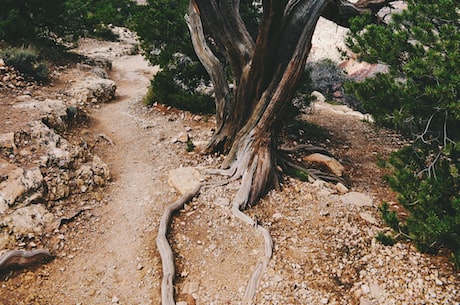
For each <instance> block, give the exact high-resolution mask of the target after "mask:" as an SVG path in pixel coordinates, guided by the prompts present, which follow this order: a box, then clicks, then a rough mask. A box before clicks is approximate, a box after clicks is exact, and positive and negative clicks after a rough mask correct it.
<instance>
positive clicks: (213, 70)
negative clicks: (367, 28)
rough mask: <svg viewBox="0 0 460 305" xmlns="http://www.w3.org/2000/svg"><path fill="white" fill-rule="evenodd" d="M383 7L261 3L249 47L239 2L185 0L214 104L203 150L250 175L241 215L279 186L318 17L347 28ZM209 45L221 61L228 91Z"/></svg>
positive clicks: (320, 1)
mask: <svg viewBox="0 0 460 305" xmlns="http://www.w3.org/2000/svg"><path fill="white" fill-rule="evenodd" d="M388 2H390V1H384V0H360V1H358V2H357V3H355V4H352V3H349V2H348V1H344V0H289V1H288V0H266V1H263V2H262V3H263V15H262V20H261V23H260V26H259V31H258V35H257V39H256V41H255V42H253V40H252V38H251V36H250V34H249V32H248V30H247V29H246V27H245V25H244V23H243V21H242V19H241V16H240V14H239V5H240V1H239V0H233V1H232V0H190V6H189V17H188V20H187V21H188V25H189V29H190V32H191V35H192V40H193V44H194V48H195V50H196V52H197V55H198V57H199V58H200V60H201V62H202V63H203V64H204V66H205V68H206V69H207V71H208V73H209V74H210V76H211V80H212V82H213V85H214V89H215V97H216V109H217V129H216V132H215V134H214V135H213V137H212V139H211V141H210V143H209V146H208V148H207V151H208V152H213V151H223V152H228V155H227V158H226V161H225V162H224V166H225V167H229V168H230V171H229V172H230V173H231V174H232V175H234V176H237V177H238V176H239V177H241V176H243V175H251V177H252V179H251V180H250V181H249V182H247V183H251V188H250V192H249V194H248V198H247V200H245V202H242V203H241V204H242V205H241V208H245V207H246V206H247V205H252V204H254V203H255V202H256V201H257V200H258V199H259V198H260V197H261V196H263V195H264V194H265V193H266V192H267V190H269V189H270V188H271V187H273V186H274V185H275V184H276V183H277V182H278V175H279V173H278V170H277V168H279V167H278V166H277V165H278V164H277V154H276V152H277V143H276V140H277V135H278V132H279V130H280V128H281V125H282V122H283V119H284V118H285V114H286V110H287V107H288V105H289V103H290V101H291V99H292V98H293V96H294V94H295V90H296V88H297V86H298V84H299V81H300V77H301V75H302V73H303V70H304V64H305V62H306V60H307V57H308V54H309V53H310V50H311V38H312V36H313V32H314V30H315V27H316V23H317V21H318V19H319V17H320V16H321V15H324V16H325V17H326V18H328V19H331V20H333V21H335V22H337V23H338V24H342V25H347V24H348V19H349V18H350V17H351V16H356V15H359V14H362V13H363V12H365V11H368V10H370V11H371V12H372V13H375V12H376V11H378V9H380V8H381V7H383V6H384V5H386V4H387V3H388ZM208 38H210V39H208ZM208 41H212V42H213V43H214V44H215V45H216V46H217V48H218V50H219V52H220V53H222V54H223V56H224V57H225V61H226V62H227V63H228V65H229V67H230V70H231V72H232V76H233V78H232V81H233V82H234V84H233V90H230V89H229V86H228V82H227V78H226V75H225V72H224V66H223V64H222V63H221V62H220V61H219V59H218V58H217V57H216V56H215V55H214V53H213V50H212V49H211V47H209V46H208V43H207V42H208ZM246 181H247V180H246Z"/></svg>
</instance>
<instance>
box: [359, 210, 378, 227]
mask: <svg viewBox="0 0 460 305" xmlns="http://www.w3.org/2000/svg"><path fill="white" fill-rule="evenodd" d="M359 217H361V218H362V219H363V220H365V221H367V222H368V223H371V224H373V225H376V224H377V223H378V222H377V219H375V217H374V216H372V215H371V214H370V213H368V212H361V213H359Z"/></svg>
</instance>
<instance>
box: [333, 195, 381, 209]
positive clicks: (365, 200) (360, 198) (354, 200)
mask: <svg viewBox="0 0 460 305" xmlns="http://www.w3.org/2000/svg"><path fill="white" fill-rule="evenodd" d="M340 200H341V201H342V203H343V204H347V205H355V206H358V207H363V206H372V205H373V200H372V198H371V197H369V195H366V194H363V193H359V192H350V193H347V194H345V195H342V196H340Z"/></svg>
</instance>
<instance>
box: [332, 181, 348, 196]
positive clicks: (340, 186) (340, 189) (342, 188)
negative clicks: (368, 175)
mask: <svg viewBox="0 0 460 305" xmlns="http://www.w3.org/2000/svg"><path fill="white" fill-rule="evenodd" d="M335 188H336V189H337V192H339V193H340V194H346V193H348V188H347V187H346V186H345V185H343V184H342V183H340V182H339V183H337V184H336V185H335Z"/></svg>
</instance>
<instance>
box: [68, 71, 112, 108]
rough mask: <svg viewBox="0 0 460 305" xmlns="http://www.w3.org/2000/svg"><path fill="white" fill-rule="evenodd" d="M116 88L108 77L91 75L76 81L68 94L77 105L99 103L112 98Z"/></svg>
mask: <svg viewBox="0 0 460 305" xmlns="http://www.w3.org/2000/svg"><path fill="white" fill-rule="evenodd" d="M116 89H117V85H116V84H115V82H114V81H112V80H110V79H104V78H100V77H91V78H87V79H85V80H82V81H81V82H79V83H77V84H76V86H75V87H74V88H73V89H72V91H71V92H70V94H71V96H72V97H73V98H74V99H75V100H76V102H77V103H78V104H79V105H89V104H101V103H107V102H110V101H111V100H113V99H114V98H115V90H116Z"/></svg>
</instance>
